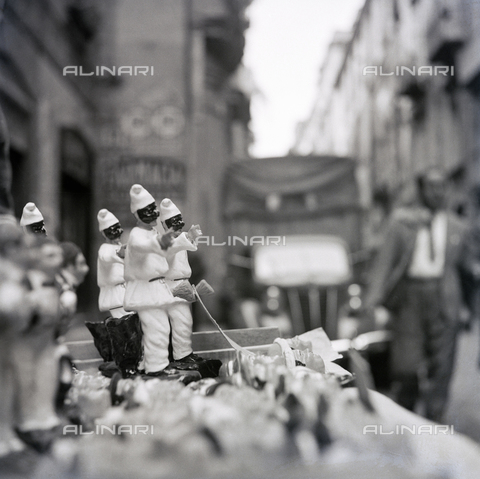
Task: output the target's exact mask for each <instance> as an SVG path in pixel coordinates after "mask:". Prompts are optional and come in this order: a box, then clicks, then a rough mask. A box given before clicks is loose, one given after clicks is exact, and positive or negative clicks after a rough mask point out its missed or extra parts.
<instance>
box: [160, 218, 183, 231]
mask: <svg viewBox="0 0 480 479" xmlns="http://www.w3.org/2000/svg"><path fill="white" fill-rule="evenodd" d="M165 226H166V227H167V228H172V229H173V231H178V230H181V229H182V228H183V227H184V226H185V223H184V221H183V218H182V215H176V216H173V217H172V218H169V219H168V220H165Z"/></svg>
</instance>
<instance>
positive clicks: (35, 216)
mask: <svg viewBox="0 0 480 479" xmlns="http://www.w3.org/2000/svg"><path fill="white" fill-rule="evenodd" d="M39 221H44V219H43V215H42V213H40V210H39V209H38V208H37V207H36V206H35V203H32V202H29V203H27V204H26V205H25V206H24V207H23V212H22V217H21V218H20V225H21V226H28V225H33V223H38V222H39Z"/></svg>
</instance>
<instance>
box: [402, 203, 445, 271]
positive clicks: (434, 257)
mask: <svg viewBox="0 0 480 479" xmlns="http://www.w3.org/2000/svg"><path fill="white" fill-rule="evenodd" d="M432 246H433V254H432V252H431V247H432ZM446 246H447V214H446V213H445V212H444V211H440V212H438V213H436V214H435V215H434V216H433V219H432V224H431V230H430V228H429V227H428V226H427V225H425V226H422V227H421V228H420V229H419V230H418V232H417V237H416V239H415V247H414V250H413V255H412V261H411V263H410V267H409V269H408V276H409V277H410V278H419V279H428V278H440V277H442V276H443V270H444V268H445V251H446Z"/></svg>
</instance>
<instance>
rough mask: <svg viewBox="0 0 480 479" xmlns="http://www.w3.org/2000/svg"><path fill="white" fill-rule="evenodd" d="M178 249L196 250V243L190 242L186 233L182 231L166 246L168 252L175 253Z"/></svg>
mask: <svg viewBox="0 0 480 479" xmlns="http://www.w3.org/2000/svg"><path fill="white" fill-rule="evenodd" d="M179 251H197V245H196V244H195V243H194V242H192V241H191V240H190V239H189V238H188V235H187V233H182V234H180V235H179V236H177V237H176V238H175V239H174V240H173V243H172V246H170V248H168V254H169V255H172V254H176V253H178V252H179Z"/></svg>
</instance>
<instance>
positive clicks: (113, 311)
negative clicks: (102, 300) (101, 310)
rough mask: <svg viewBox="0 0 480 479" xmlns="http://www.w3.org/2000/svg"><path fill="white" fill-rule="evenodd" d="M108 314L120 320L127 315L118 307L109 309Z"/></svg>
mask: <svg viewBox="0 0 480 479" xmlns="http://www.w3.org/2000/svg"><path fill="white" fill-rule="evenodd" d="M109 312H110V314H111V315H112V317H113V318H122V317H123V316H125V315H126V314H129V313H127V312H126V311H125V310H124V309H123V308H122V307H121V306H119V307H118V308H114V309H111V310H110V311H109Z"/></svg>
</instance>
